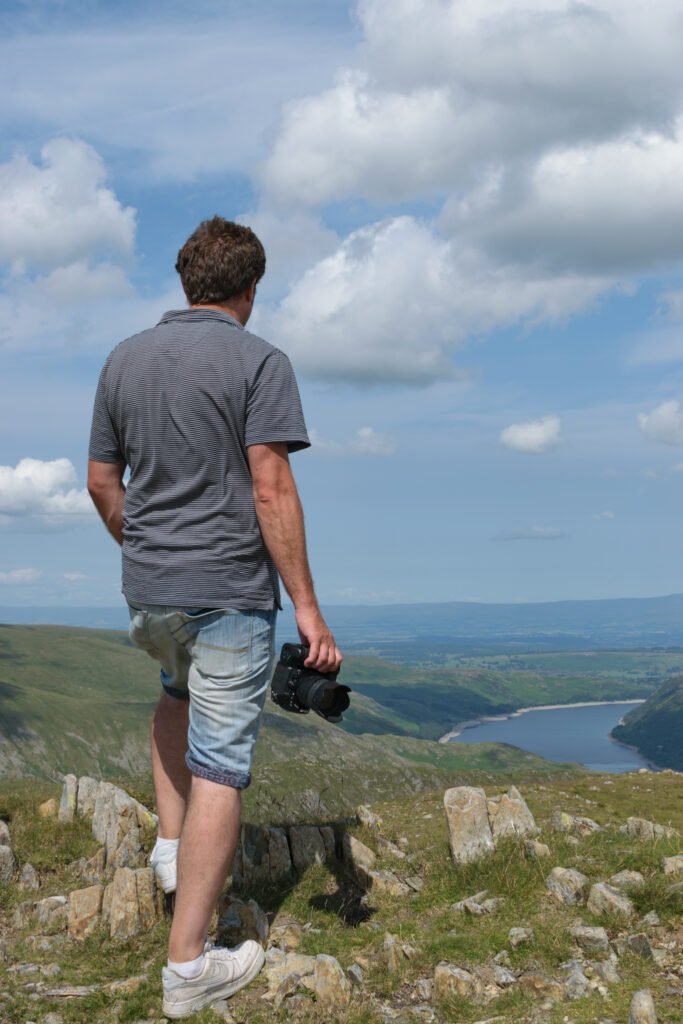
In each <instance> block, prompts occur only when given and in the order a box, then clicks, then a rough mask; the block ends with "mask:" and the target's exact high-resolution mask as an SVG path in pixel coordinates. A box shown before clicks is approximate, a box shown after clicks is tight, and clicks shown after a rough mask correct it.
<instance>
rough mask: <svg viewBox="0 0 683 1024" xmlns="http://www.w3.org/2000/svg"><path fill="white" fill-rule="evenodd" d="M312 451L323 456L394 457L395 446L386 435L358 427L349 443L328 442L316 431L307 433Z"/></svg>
mask: <svg viewBox="0 0 683 1024" xmlns="http://www.w3.org/2000/svg"><path fill="white" fill-rule="evenodd" d="M309 435H310V439H311V444H312V446H313V450H314V451H316V452H320V453H321V454H323V455H374V456H388V455H395V453H396V451H397V444H396V441H395V440H394V438H393V437H390V436H389V435H388V434H380V433H378V432H377V431H376V430H373V428H372V427H360V428H359V429H358V430H357V431H356V433H355V434H354V436H353V437H352V438H351V439H350V440H349V441H329V440H326V439H325V438H323V437H321V436H320V434H319V433H318V431H317V430H315V429H313V430H311V431H309Z"/></svg>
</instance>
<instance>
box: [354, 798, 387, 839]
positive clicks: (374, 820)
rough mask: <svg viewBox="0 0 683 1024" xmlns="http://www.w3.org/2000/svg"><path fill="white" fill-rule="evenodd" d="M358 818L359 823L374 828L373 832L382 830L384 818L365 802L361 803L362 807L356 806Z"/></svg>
mask: <svg viewBox="0 0 683 1024" xmlns="http://www.w3.org/2000/svg"><path fill="white" fill-rule="evenodd" d="M356 818H357V819H358V824H359V825H365V827H366V828H370V829H372V831H373V832H381V830H382V819H381V818H380V817H379V815H377V814H375V813H374V811H371V810H370V808H369V807H366V806H365V804H361V805H360V807H358V808H356Z"/></svg>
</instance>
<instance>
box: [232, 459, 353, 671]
mask: <svg viewBox="0 0 683 1024" xmlns="http://www.w3.org/2000/svg"><path fill="white" fill-rule="evenodd" d="M247 456H248V459H249V468H250V470H251V476H252V481H253V491H254V505H255V507H256V515H257V517H258V521H259V526H260V527H261V533H262V534H263V539H264V541H265V544H266V547H267V548H268V551H269V552H270V554H271V557H272V559H273V561H274V562H275V565H276V567H277V570H278V572H279V573H280V576H281V577H282V582H283V583H284V585H285V587H286V588H287V593H288V594H289V596H290V597H291V599H292V602H293V604H294V610H295V613H296V623H297V627H298V629H299V633H300V635H301V639H302V640H303V641H305V642H306V643H307V644H308V645H309V647H310V649H311V650H310V654H309V657H308V658H307V660H306V665H309V666H310V667H312V668H317V669H318V670H319V671H320V672H335V671H336V670H337V669H338V668H339V666H340V665H341V662H342V656H341V653H340V651H339V649H338V648H337V645H336V643H335V641H334V637H333V636H332V633H331V632H330V630H329V628H328V626H327V623H326V622H325V620H324V619H323V617H322V613H321V611H320V608H319V606H318V601H317V598H316V596H315V589H314V587H313V579H312V576H311V570H310V567H309V564H308V555H307V553H306V533H305V529H304V516H303V510H302V508H301V502H300V501H299V494H298V492H297V489H296V484H295V482H294V477H293V476H292V470H291V467H290V465H289V457H288V455H287V445H286V444H280V443H274V444H254V445H250V447H249V448H248V449H247Z"/></svg>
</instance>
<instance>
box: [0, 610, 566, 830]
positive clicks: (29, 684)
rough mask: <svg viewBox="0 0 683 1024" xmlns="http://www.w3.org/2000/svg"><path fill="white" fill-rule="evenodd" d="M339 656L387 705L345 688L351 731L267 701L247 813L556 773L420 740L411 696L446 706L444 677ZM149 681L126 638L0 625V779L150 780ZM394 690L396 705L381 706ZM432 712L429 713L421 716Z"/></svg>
mask: <svg viewBox="0 0 683 1024" xmlns="http://www.w3.org/2000/svg"><path fill="white" fill-rule="evenodd" d="M350 661H351V664H350V665H349V666H348V677H349V680H350V681H351V680H352V679H353V684H354V686H355V681H356V675H357V676H358V677H359V678H360V679H362V680H365V679H369V680H372V682H371V683H370V684H369V688H371V689H373V692H376V693H377V695H378V698H382V697H384V699H386V700H387V705H385V704H382V703H381V702H380V699H373V697H372V696H368V695H366V693H365V692H355V693H354V695H353V716H351V720H350V722H349V723H348V724H349V726H350V728H351V729H353V730H354V733H355V734H353V735H352V734H350V733H348V732H345V731H344V730H343V729H342V728H340V727H338V726H332V725H330V724H329V723H326V722H324V721H323V720H322V719H320V718H318V717H317V716H316V715H307V716H293V715H288V714H286V713H285V712H283V711H280V710H279V709H278V708H277V707H276V706H275V705H274V704H272V703H271V702H270V701H269V702H268V704H267V706H266V713H265V715H264V719H263V724H262V729H261V735H260V737H259V742H258V745H257V753H256V761H255V771H254V777H255V782H254V785H253V786H252V787H251V788H250V790H249V791H248V802H249V805H250V808H251V809H252V813H253V816H254V817H256V818H258V817H268V818H270V819H271V820H272V818H273V815H276V816H277V815H278V814H280V813H281V814H282V815H285V814H286V813H290V812H291V811H292V810H293V809H294V808H303V809H306V810H307V811H308V813H309V814H312V815H318V814H331V813H339V812H341V811H343V810H346V809H348V807H350V806H353V805H354V804H355V803H358V802H359V801H361V800H363V799H369V795H370V794H372V795H373V798H374V799H379V798H381V797H387V798H388V797H390V796H392V795H393V794H395V793H397V792H400V791H406V790H408V791H411V792H416V791H420V790H422V789H425V788H429V787H431V786H438V785H442V784H446V783H449V782H452V781H453V780H454V779H456V778H459V777H464V776H465V775H466V776H467V777H468V778H469V779H477V778H478V779H481V780H486V779H488V778H491V777H492V776H494V775H497V774H500V773H507V774H513V773H517V774H518V773H520V772H521V773H522V774H527V773H530V772H538V771H541V772H544V773H547V774H556V773H557V772H558V771H561V770H562V769H561V767H558V766H557V765H551V764H549V763H548V762H546V761H543V760H542V759H541V758H538V757H535V756H533V755H531V754H528V753H526V752H525V751H521V750H518V749H516V748H514V747H509V746H505V745H501V744H483V745H480V746H476V747H472V746H467V747H465V746H460V745H457V744H440V743H436V742H432V741H428V740H425V739H421V738H420V734H421V732H422V733H424V731H425V727H424V725H420V724H418V725H417V727H416V724H415V717H416V715H417V711H413V710H412V707H413V705H414V704H415V702H416V698H417V697H418V694H419V695H420V698H421V699H422V700H423V701H425V702H430V701H432V700H434V701H436V700H437V699H439V700H443V701H444V706H445V702H446V698H447V695H446V693H445V689H446V687H445V684H444V682H443V681H442V680H440V679H439V680H438V681H437V683H436V684H435V686H434V690H433V691H431V690H429V689H426V690H423V689H422V686H423V685H425V686H427V687H428V683H429V678H428V677H429V673H422V674H421V675H419V674H418V678H417V679H416V680H413V679H412V678H411V673H410V671H408V670H400V674H399V675H396V674H395V672H394V667H393V666H390V665H384V664H383V663H381V662H377V661H374V660H373V661H371V662H370V660H369V659H362V660H359V663H358V671H357V670H356V660H355V659H350ZM392 679H393V686H391V687H390V686H389V683H390V681H391V680H392ZM158 687H159V684H158V676H157V671H156V666H155V664H154V663H153V662H152V661H151V660H150V659H149V658H148V657H147V656H146V655H145V654H144V653H142V652H141V651H138V650H135V649H134V648H132V647H131V646H130V644H129V643H128V640H127V637H126V636H125V634H122V633H115V632H109V631H93V630H85V629H71V628H68V627H50V626H2V627H0V710H1V714H0V776H6V777H20V776H25V775H33V776H38V777H42V778H48V779H55V778H57V777H59V776H61V775H62V774H66V773H67V772H73V773H75V774H77V775H79V774H89V775H95V776H98V777H105V778H116V779H128V780H130V779H131V778H134V779H135V780H136V785H140V784H141V781H140V780H147V779H148V778H149V754H148V735H149V726H150V721H151V716H152V710H153V708H154V705H155V702H156V698H157V693H158ZM363 689H365V687H363ZM403 690H405V699H404V700H403V703H402V705H401V709H400V710H395V709H394V708H393V707H392V706H388V705H390V704H391V701H392V700H393V699H394V698H395V699H396V701H397V702H398V701H399V696H400V693H401V692H402V691H403ZM397 694H398V695H397ZM434 706H435V707H436V712H438V710H439V708H438V707H437V706H436V705H434ZM451 706H453V707H454V706H455V703H452V705H451ZM436 712H435V711H434V710H433V708H430V709H429V714H430V715H434V714H436ZM433 725H434V730H433V731H434V732H435V733H440V732H442V731H443V726H442V725H438V721H437V720H435V721H434V722H433ZM146 784H147V783H146V782H143V783H142V785H143V786H144V785H146Z"/></svg>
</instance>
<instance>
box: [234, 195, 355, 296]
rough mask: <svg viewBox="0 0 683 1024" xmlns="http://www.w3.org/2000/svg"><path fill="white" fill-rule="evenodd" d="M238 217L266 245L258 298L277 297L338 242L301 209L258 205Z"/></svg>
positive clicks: (334, 234)
mask: <svg viewBox="0 0 683 1024" xmlns="http://www.w3.org/2000/svg"><path fill="white" fill-rule="evenodd" d="M237 220H238V221H239V222H240V223H241V224H248V225H249V227H250V228H251V229H252V231H255V232H256V234H257V235H258V237H259V238H260V239H261V241H262V242H263V245H264V246H265V250H266V259H267V262H266V274H265V277H264V278H263V281H261V282H259V286H258V293H259V296H260V298H261V299H263V298H264V297H265V298H266V299H267V298H268V297H269V296H271V295H274V296H276V297H278V298H279V297H280V295H281V294H282V292H283V291H284V290H285V289H286V287H287V286H288V285H292V284H293V283H294V282H295V281H296V279H297V278H298V277H300V276H301V274H303V272H304V271H305V270H306V269H307V268H308V267H310V266H311V264H312V263H315V262H317V261H318V260H320V259H323V258H324V257H325V256H328V255H330V253H332V252H334V250H335V249H336V248H337V246H338V245H339V236H338V235H337V234H336V233H335V232H334V231H331V230H330V229H329V228H326V227H325V225H324V224H323V223H322V221H321V220H320V219H319V218H318V217H315V216H313V215H312V214H310V213H308V212H307V211H304V210H291V209H290V210H288V211H287V212H286V213H282V212H275V211H273V210H268V209H263V208H261V209H257V210H254V211H253V212H250V213H242V214H240V215H239V216H238V217H237ZM257 308H258V307H257Z"/></svg>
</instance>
